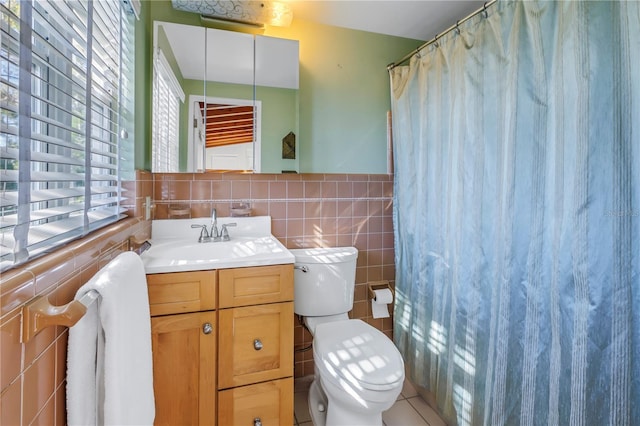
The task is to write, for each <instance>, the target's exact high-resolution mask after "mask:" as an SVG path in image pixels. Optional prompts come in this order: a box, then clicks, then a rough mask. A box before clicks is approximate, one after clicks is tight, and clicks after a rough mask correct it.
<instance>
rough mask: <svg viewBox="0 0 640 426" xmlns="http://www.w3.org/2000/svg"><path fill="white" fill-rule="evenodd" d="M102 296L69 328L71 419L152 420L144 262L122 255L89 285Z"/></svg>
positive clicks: (145, 422) (119, 422) (108, 421)
mask: <svg viewBox="0 0 640 426" xmlns="http://www.w3.org/2000/svg"><path fill="white" fill-rule="evenodd" d="M90 290H96V291H97V292H98V293H99V294H100V297H99V298H98V300H97V301H96V302H95V303H93V304H91V305H90V306H89V308H88V309H87V312H86V314H85V315H84V316H83V317H82V319H81V320H80V321H78V323H77V324H76V325H74V326H73V327H71V328H70V329H69V343H68V348H67V351H68V356H67V423H68V424H69V425H98V424H99V425H102V424H104V425H151V424H153V420H154V418H155V402H154V395H153V366H152V362H153V360H152V356H151V319H150V315H149V297H148V293H147V281H146V276H145V273H144V266H143V264H142V260H141V259H140V257H139V256H138V255H137V254H135V253H133V252H126V253H122V254H120V255H119V256H118V257H116V258H115V259H114V260H112V261H111V262H110V263H109V264H108V265H107V266H105V267H104V268H102V269H101V270H100V271H98V273H97V274H96V275H95V276H94V277H93V278H91V280H89V281H88V282H87V283H86V284H85V285H83V286H82V287H81V288H80V289H79V290H78V292H77V293H76V296H75V298H76V299H80V298H81V297H82V296H83V295H84V294H85V293H87V292H88V291H90Z"/></svg>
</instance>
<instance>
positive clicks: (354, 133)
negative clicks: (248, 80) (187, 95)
mask: <svg viewBox="0 0 640 426" xmlns="http://www.w3.org/2000/svg"><path fill="white" fill-rule="evenodd" d="M143 9H144V13H143V18H144V19H146V22H145V23H144V27H145V28H144V35H145V40H140V41H139V42H138V43H137V45H136V49H138V48H140V47H141V45H142V46H143V47H142V48H143V49H144V50H137V51H136V55H138V56H142V55H141V54H140V53H139V52H146V55H144V54H143V55H144V56H146V58H145V60H144V65H145V67H144V68H143V70H140V72H138V71H137V77H138V79H137V80H136V82H137V83H140V82H141V81H142V82H143V83H142V85H143V86H145V87H144V90H145V92H144V94H143V95H142V97H143V99H146V100H147V107H144V104H142V105H140V107H141V108H137V111H144V119H143V123H144V125H145V129H144V132H142V131H141V132H140V134H139V133H138V129H137V128H136V138H137V139H136V141H137V142H136V143H137V144H139V143H140V142H139V141H144V142H143V143H144V147H140V149H137V150H136V155H137V154H138V153H140V154H141V155H143V156H144V157H143V158H141V159H140V161H138V159H137V158H136V166H137V167H140V168H145V169H149V165H150V163H151V160H150V152H151V147H150V143H151V142H150V139H151V124H150V119H151V111H150V109H151V108H150V105H151V77H150V76H151V67H150V65H151V56H152V55H151V46H152V40H153V21H154V20H162V21H168V22H178V23H182V24H191V25H200V17H199V15H197V14H195V13H188V12H180V11H177V10H174V9H173V8H172V7H171V2H170V1H168V0H162V1H160V0H154V1H144V2H143ZM139 26H140V25H139ZM136 30H139V28H137V29H136ZM138 35H139V32H137V33H136V36H138ZM264 35H268V36H273V37H282V38H289V39H295V40H299V42H300V90H299V99H298V100H297V102H298V114H299V123H298V124H299V132H298V133H299V134H297V135H296V145H297V157H298V158H297V160H295V161H296V162H299V167H300V169H299V170H300V171H301V172H307V173H386V172H387V129H386V113H387V111H388V110H389V109H390V98H389V76H388V73H387V69H386V66H387V65H388V64H389V63H391V62H393V61H395V60H398V59H399V58H400V57H402V56H404V55H405V54H406V53H408V52H409V51H411V50H413V49H415V48H416V47H418V46H419V45H420V44H421V43H422V42H421V41H419V40H411V39H405V38H399V37H392V36H386V35H381V34H375V33H369V32H364V31H356V30H348V29H344V28H338V27H332V26H328V25H321V24H316V23H313V22H309V21H303V20H297V19H295V17H294V20H293V23H292V25H291V26H290V27H287V28H279V27H268V28H267V30H266V31H265V33H264ZM139 62H140V61H138V60H137V61H136V66H138V64H139ZM136 87H137V89H136V95H138V93H140V92H139V90H138V86H136ZM140 90H142V89H140ZM136 105H139V104H138V103H136ZM263 108H264V105H263ZM263 111H264V110H263ZM266 121H267V120H266V119H265V117H264V112H263V124H265V122H266ZM263 131H264V130H263ZM283 131H284V129H277V130H273V132H274V134H275V133H276V132H277V133H282V132H283ZM286 133H288V131H287V132H285V133H284V134H282V136H280V140H281V138H282V137H284V135H286ZM143 134H144V138H138V136H140V137H142V136H143ZM270 140H275V139H270ZM280 140H277V145H278V147H277V150H278V158H279V156H280V154H281V148H280V144H281V142H280ZM263 142H264V140H263ZM138 147H139V145H137V148H138ZM265 149H266V146H264V147H263V153H264V150H265ZM263 158H264V154H263ZM274 161H275V160H274ZM289 161H294V160H289ZM263 163H265V165H266V166H267V168H263V171H278V170H282V169H289V165H288V164H287V163H280V162H277V163H270V162H269V161H266V160H263ZM142 165H144V166H142ZM271 168H273V169H274V170H269V169H271Z"/></svg>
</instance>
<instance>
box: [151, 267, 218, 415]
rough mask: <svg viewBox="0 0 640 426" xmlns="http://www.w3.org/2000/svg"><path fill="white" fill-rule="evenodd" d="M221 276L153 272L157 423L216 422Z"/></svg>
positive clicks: (152, 335) (153, 334) (152, 342)
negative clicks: (217, 281)
mask: <svg viewBox="0 0 640 426" xmlns="http://www.w3.org/2000/svg"><path fill="white" fill-rule="evenodd" d="M216 279H217V274H216V271H196V272H178V273H168V274H149V275H147V285H148V290H149V307H150V310H151V346H152V352H153V390H154V394H155V402H156V418H155V421H154V424H156V425H171V426H174V425H215V424H216V390H217V388H216V365H217V363H216V353H217V352H216V344H217V336H216V334H217V329H218V327H217V317H216V312H215V310H214V309H215V307H216Z"/></svg>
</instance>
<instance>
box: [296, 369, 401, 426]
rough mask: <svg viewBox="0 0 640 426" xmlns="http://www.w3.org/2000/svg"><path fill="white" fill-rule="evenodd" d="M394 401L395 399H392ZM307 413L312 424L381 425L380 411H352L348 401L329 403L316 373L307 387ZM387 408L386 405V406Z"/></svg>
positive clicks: (331, 425) (329, 425)
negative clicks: (344, 402)
mask: <svg viewBox="0 0 640 426" xmlns="http://www.w3.org/2000/svg"><path fill="white" fill-rule="evenodd" d="M394 401H395V399H394ZM308 402H309V413H310V414H311V421H312V422H313V425H314V426H382V425H383V423H382V412H381V411H374V412H371V413H367V412H363V411H361V410H358V411H353V407H352V406H350V404H349V403H347V404H346V405H343V404H342V401H340V400H337V401H334V402H333V403H331V404H330V403H329V400H328V398H327V395H326V394H325V392H324V389H323V388H322V385H321V383H320V378H319V377H318V375H317V374H316V376H315V378H314V380H313V383H311V387H310V388H309V400H308ZM387 408H388V407H387Z"/></svg>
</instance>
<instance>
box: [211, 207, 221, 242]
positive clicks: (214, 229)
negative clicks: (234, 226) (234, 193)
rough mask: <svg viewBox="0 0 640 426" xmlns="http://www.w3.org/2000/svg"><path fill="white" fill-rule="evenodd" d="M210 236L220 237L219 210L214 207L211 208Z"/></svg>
mask: <svg viewBox="0 0 640 426" xmlns="http://www.w3.org/2000/svg"><path fill="white" fill-rule="evenodd" d="M209 236H210V237H211V238H212V239H214V238H219V237H220V235H218V211H217V210H216V209H215V207H214V208H212V209H211V231H209Z"/></svg>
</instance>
